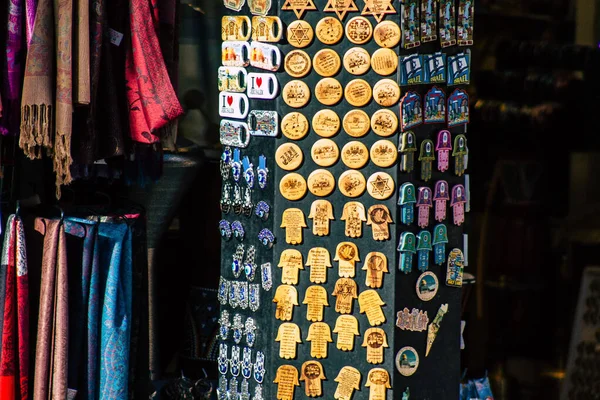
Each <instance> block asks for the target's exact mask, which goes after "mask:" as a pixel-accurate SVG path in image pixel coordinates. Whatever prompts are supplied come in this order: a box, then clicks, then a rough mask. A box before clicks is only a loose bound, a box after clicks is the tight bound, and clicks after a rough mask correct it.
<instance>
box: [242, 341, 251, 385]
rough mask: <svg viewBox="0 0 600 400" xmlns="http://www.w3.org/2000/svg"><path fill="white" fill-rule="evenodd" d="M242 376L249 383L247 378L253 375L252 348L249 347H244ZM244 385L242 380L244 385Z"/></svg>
mask: <svg viewBox="0 0 600 400" xmlns="http://www.w3.org/2000/svg"><path fill="white" fill-rule="evenodd" d="M242 376H243V377H244V382H246V384H247V383H248V381H247V380H246V379H250V378H251V377H252V350H251V349H249V348H248V347H244V352H243V354H242ZM243 385H244V384H243V382H242V386H243Z"/></svg>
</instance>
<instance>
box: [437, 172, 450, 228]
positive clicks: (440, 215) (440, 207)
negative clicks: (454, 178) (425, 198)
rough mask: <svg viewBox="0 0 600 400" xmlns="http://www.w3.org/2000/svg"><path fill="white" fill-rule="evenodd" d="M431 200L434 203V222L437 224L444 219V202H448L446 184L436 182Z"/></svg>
mask: <svg viewBox="0 0 600 400" xmlns="http://www.w3.org/2000/svg"><path fill="white" fill-rule="evenodd" d="M433 200H434V201H435V220H436V221H438V222H442V221H443V220H445V219H446V202H447V201H448V200H450V192H449V191H448V182H446V181H437V182H436V184H435V192H434V195H433Z"/></svg>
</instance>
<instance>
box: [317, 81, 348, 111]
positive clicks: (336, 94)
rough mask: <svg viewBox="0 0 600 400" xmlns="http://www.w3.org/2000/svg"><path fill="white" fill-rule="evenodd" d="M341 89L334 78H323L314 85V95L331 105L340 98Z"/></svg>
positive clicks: (325, 103) (322, 102) (324, 103)
mask: <svg viewBox="0 0 600 400" xmlns="http://www.w3.org/2000/svg"><path fill="white" fill-rule="evenodd" d="M343 93H344V91H343V89H342V85H341V84H340V82H339V81H338V80H337V79H335V78H323V79H321V80H320V81H319V82H317V85H316V86H315V97H316V98H317V100H319V102H320V103H321V104H323V105H326V106H332V105H334V104H337V103H339V102H340V100H342V96H343Z"/></svg>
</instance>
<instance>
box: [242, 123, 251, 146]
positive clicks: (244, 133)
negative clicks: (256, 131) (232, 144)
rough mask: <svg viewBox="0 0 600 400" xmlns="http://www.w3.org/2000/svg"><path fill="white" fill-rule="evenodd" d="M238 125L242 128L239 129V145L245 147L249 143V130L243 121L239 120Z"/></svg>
mask: <svg viewBox="0 0 600 400" xmlns="http://www.w3.org/2000/svg"><path fill="white" fill-rule="evenodd" d="M240 126H241V127H242V128H243V129H240V147H241V148H243V149H245V148H246V147H248V145H249V144H250V136H251V135H250V130H249V129H248V124H247V123H245V122H240Z"/></svg>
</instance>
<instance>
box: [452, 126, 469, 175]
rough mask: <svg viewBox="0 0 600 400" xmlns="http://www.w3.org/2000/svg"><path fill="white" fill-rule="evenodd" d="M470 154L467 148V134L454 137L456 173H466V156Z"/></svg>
mask: <svg viewBox="0 0 600 400" xmlns="http://www.w3.org/2000/svg"><path fill="white" fill-rule="evenodd" d="M468 155H469V149H468V148H467V138H466V136H465V135H463V134H460V135H456V136H455V137H454V150H453V151H452V156H453V157H454V173H455V174H456V175H458V176H462V175H463V174H464V173H465V169H466V168H467V167H466V165H467V163H466V158H467V157H468Z"/></svg>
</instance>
